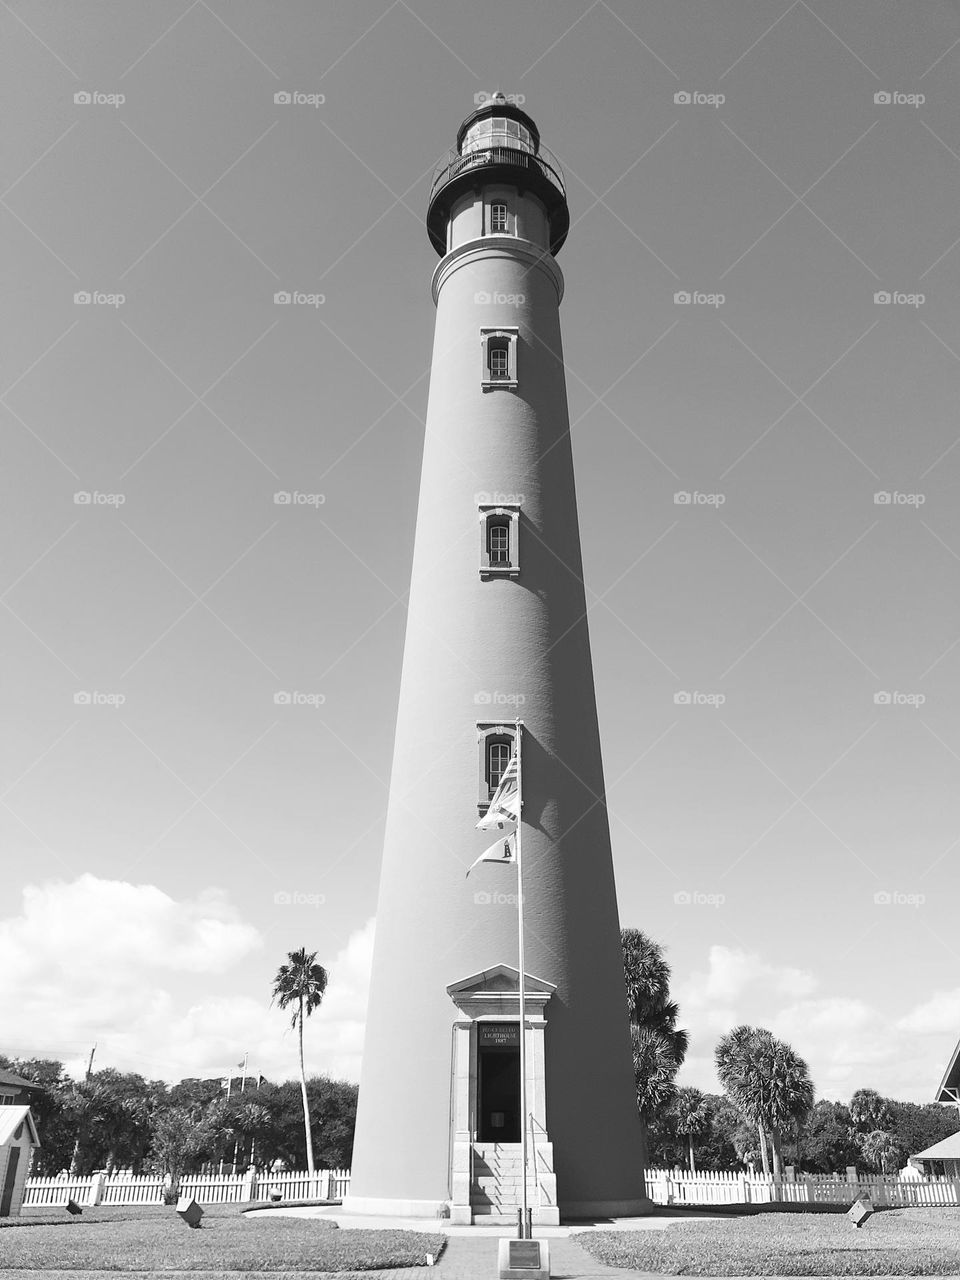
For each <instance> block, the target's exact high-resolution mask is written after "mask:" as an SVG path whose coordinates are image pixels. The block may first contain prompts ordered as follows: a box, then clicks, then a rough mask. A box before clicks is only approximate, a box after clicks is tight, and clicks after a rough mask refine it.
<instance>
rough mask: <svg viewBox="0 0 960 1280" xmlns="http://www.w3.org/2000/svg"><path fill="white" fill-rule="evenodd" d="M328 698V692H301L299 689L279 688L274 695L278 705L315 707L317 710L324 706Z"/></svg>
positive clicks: (275, 703) (275, 702)
mask: <svg viewBox="0 0 960 1280" xmlns="http://www.w3.org/2000/svg"><path fill="white" fill-rule="evenodd" d="M326 700H327V697H326V694H323V693H301V691H300V690H299V689H278V690H277V692H276V693H275V694H274V695H273V703H274V706H276V707H313V708H314V710H316V709H318V708H319V707H322V706H323V704H324V703H325V702H326Z"/></svg>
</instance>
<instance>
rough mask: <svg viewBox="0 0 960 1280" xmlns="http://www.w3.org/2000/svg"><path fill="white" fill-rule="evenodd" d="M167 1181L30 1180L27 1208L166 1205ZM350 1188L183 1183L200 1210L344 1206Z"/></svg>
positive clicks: (304, 1177)
mask: <svg viewBox="0 0 960 1280" xmlns="http://www.w3.org/2000/svg"><path fill="white" fill-rule="evenodd" d="M164 1185H165V1184H164V1179H163V1177H162V1175H158V1174H144V1175H143V1176H141V1177H132V1176H131V1175H130V1174H111V1175H107V1174H105V1173H95V1174H93V1175H92V1176H88V1177H85V1178H69V1177H57V1178H28V1179H27V1183H26V1188H25V1192H24V1198H23V1203H24V1205H25V1206H29V1205H50V1206H60V1205H65V1204H66V1203H67V1201H68V1200H76V1202H77V1204H80V1205H129V1204H162V1203H163V1191H164ZM349 1188H350V1170H349V1169H318V1170H317V1171H316V1172H315V1173H314V1174H312V1175H311V1174H309V1173H307V1172H305V1171H303V1172H300V1171H296V1170H294V1171H292V1172H289V1171H288V1172H284V1173H270V1172H263V1173H258V1172H256V1171H253V1170H249V1171H248V1172H247V1173H238V1174H230V1173H227V1174H216V1173H213V1174H189V1175H187V1176H185V1177H183V1178H181V1180H180V1194H181V1195H187V1196H192V1197H193V1198H194V1200H196V1201H197V1203H198V1204H249V1203H250V1202H251V1201H253V1200H270V1199H273V1198H275V1197H276V1193H279V1196H280V1198H281V1199H283V1200H342V1199H343V1197H344V1196H345V1195H346V1193H347V1191H348V1190H349Z"/></svg>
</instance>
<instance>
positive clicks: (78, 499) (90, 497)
mask: <svg viewBox="0 0 960 1280" xmlns="http://www.w3.org/2000/svg"><path fill="white" fill-rule="evenodd" d="M126 500H127V495H126V494H125V493H101V492H100V490H99V489H94V490H92V491H91V490H90V489H78V490H77V492H76V493H75V494H74V495H73V501H74V505H75V506H77V507H122V506H123V504H124V503H125V502H126Z"/></svg>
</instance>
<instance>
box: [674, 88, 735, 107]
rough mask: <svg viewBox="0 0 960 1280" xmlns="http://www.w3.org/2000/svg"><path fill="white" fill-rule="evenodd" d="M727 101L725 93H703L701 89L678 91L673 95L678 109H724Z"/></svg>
mask: <svg viewBox="0 0 960 1280" xmlns="http://www.w3.org/2000/svg"><path fill="white" fill-rule="evenodd" d="M726 100H727V95H726V94H725V93H701V91H700V90H699V89H678V90H677V92H676V93H675V94H674V95H673V101H674V105H675V106H678V107H714V108H716V107H722V106H723V104H724V103H725V102H726Z"/></svg>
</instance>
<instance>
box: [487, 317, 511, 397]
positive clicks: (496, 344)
mask: <svg viewBox="0 0 960 1280" xmlns="http://www.w3.org/2000/svg"><path fill="white" fill-rule="evenodd" d="M518 334H519V330H518V329H515V328H503V329H481V330H480V341H481V345H482V350H483V368H482V379H481V380H482V383H483V386H484V388H491V387H515V386H517V337H518Z"/></svg>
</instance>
